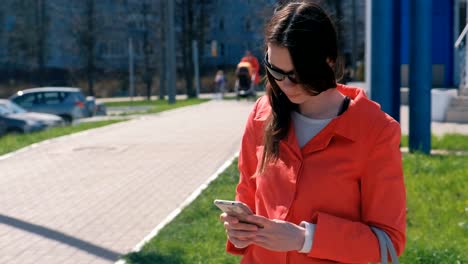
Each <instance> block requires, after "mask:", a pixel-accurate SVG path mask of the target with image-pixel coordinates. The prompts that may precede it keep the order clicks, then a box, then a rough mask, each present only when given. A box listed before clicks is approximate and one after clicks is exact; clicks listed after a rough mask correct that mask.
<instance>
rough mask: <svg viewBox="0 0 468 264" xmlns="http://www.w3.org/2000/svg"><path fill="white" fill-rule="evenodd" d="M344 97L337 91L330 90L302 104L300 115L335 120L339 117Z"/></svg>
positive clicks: (311, 97)
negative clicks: (334, 118)
mask: <svg viewBox="0 0 468 264" xmlns="http://www.w3.org/2000/svg"><path fill="white" fill-rule="evenodd" d="M344 97H345V96H344V95H343V94H341V93H340V92H339V91H338V90H337V89H335V88H332V89H328V90H326V91H324V92H322V93H321V94H319V95H317V96H310V97H309V99H308V100H306V101H304V102H303V103H302V104H300V105H299V113H300V114H301V115H303V116H306V117H309V118H313V119H328V118H333V117H335V116H337V114H338V111H339V109H340V108H341V105H342V103H343V99H344Z"/></svg>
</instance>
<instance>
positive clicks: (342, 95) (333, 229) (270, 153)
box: [220, 1, 406, 264]
mask: <svg viewBox="0 0 468 264" xmlns="http://www.w3.org/2000/svg"><path fill="white" fill-rule="evenodd" d="M265 32H266V35H265V41H266V51H265V57H264V65H265V68H266V74H267V86H266V95H265V96H263V97H261V98H259V99H258V100H257V102H256V104H255V106H254V107H253V110H252V112H251V113H250V115H249V117H248V120H247V124H246V128H245V132H244V135H243V138H242V144H241V151H240V154H239V161H238V162H239V163H238V166H239V171H240V179H239V183H238V185H237V188H236V200H238V201H241V202H243V203H245V204H246V205H247V206H249V207H250V209H251V210H252V212H253V213H254V215H250V216H248V217H246V218H245V219H244V221H245V222H240V221H239V219H237V218H236V217H234V216H230V215H227V214H226V213H222V214H221V215H220V221H221V222H222V223H223V224H224V228H225V230H226V233H227V237H228V241H227V245H226V250H227V252H229V253H232V254H239V255H242V256H243V257H242V260H241V263H295V264H302V263H369V262H380V252H379V242H378V239H377V237H376V235H375V234H374V233H373V231H372V229H371V227H377V228H379V229H380V230H383V231H384V232H386V233H387V234H388V236H389V237H390V239H391V242H392V243H393V245H394V247H395V249H396V251H397V253H398V255H401V254H402V252H403V249H404V246H405V241H406V234H405V232H406V231H405V229H406V197H405V186H404V181H403V170H402V159H401V152H400V147H399V144H400V137H401V130H400V126H399V124H398V122H396V121H395V120H394V119H392V118H391V117H390V116H389V115H387V114H386V113H384V112H383V111H382V110H381V109H380V106H379V105H378V104H377V103H375V102H373V101H371V100H370V99H368V98H367V96H366V94H365V93H364V91H363V90H362V89H360V88H355V87H349V86H345V85H341V84H338V83H337V77H336V74H337V73H338V72H339V71H338V66H337V65H339V64H338V63H337V61H338V48H337V47H338V45H337V33H336V29H335V27H334V25H333V23H332V21H331V19H330V18H329V16H328V15H327V14H326V13H325V12H324V11H323V9H322V8H321V7H320V6H319V5H317V4H315V3H313V2H312V1H303V2H290V3H286V4H284V5H283V6H281V7H279V8H277V9H276V12H275V13H274V14H273V16H272V18H271V19H270V22H269V23H268V25H267V28H266V31H265Z"/></svg>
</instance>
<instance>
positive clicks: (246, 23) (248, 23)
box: [245, 18, 252, 32]
mask: <svg viewBox="0 0 468 264" xmlns="http://www.w3.org/2000/svg"><path fill="white" fill-rule="evenodd" d="M245 31H247V32H250V31H252V24H251V22H250V19H249V18H247V19H246V20H245Z"/></svg>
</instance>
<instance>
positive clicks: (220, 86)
mask: <svg viewBox="0 0 468 264" xmlns="http://www.w3.org/2000/svg"><path fill="white" fill-rule="evenodd" d="M214 83H215V98H216V99H219V100H220V99H223V97H224V86H225V85H226V77H225V76H224V72H223V71H222V70H218V71H217V72H216V76H215V79H214Z"/></svg>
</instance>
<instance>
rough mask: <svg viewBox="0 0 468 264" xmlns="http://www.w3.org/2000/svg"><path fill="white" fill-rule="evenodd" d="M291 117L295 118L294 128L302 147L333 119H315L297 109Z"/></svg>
mask: <svg viewBox="0 0 468 264" xmlns="http://www.w3.org/2000/svg"><path fill="white" fill-rule="evenodd" d="M291 118H292V120H293V124H294V130H295V131H296V138H297V143H298V144H299V147H301V148H302V147H304V145H305V144H307V142H309V141H310V140H311V139H312V138H313V137H315V135H317V134H318V133H319V132H320V131H322V129H323V128H324V127H326V126H327V125H328V123H330V121H332V119H333V118H328V119H313V118H309V117H306V116H304V115H301V114H299V113H298V112H296V111H292V113H291Z"/></svg>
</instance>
